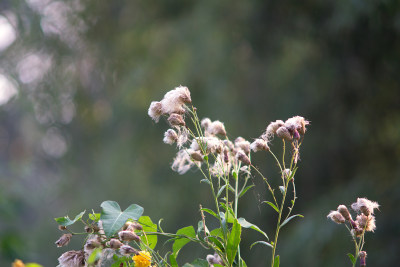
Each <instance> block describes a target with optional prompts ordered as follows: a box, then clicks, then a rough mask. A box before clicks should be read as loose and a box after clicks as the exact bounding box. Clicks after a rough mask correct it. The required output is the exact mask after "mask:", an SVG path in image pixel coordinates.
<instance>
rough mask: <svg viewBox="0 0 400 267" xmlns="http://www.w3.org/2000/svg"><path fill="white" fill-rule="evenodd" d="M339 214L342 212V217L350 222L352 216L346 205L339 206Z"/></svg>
mask: <svg viewBox="0 0 400 267" xmlns="http://www.w3.org/2000/svg"><path fill="white" fill-rule="evenodd" d="M337 210H338V212H340V214H342V216H343V217H344V218H345V219H346V220H347V221H350V220H351V219H352V218H351V215H350V212H349V210H348V209H347V207H346V206H345V205H339V207H338V208H337Z"/></svg>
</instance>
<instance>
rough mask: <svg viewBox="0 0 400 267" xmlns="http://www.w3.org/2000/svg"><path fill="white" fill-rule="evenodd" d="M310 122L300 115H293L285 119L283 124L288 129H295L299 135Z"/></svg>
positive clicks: (303, 132)
mask: <svg viewBox="0 0 400 267" xmlns="http://www.w3.org/2000/svg"><path fill="white" fill-rule="evenodd" d="M308 124H310V122H309V121H307V120H305V119H304V118H303V117H301V116H294V117H292V118H290V119H288V120H286V121H285V126H286V128H288V129H292V130H296V131H298V132H299V133H300V134H301V135H304V134H305V132H306V126H307V125H308Z"/></svg>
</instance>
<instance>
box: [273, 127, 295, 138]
mask: <svg viewBox="0 0 400 267" xmlns="http://www.w3.org/2000/svg"><path fill="white" fill-rule="evenodd" d="M276 135H277V136H278V137H279V138H282V139H284V140H286V141H292V140H293V137H292V136H291V135H290V132H289V130H288V129H287V128H286V127H285V126H282V127H279V128H278V130H276Z"/></svg>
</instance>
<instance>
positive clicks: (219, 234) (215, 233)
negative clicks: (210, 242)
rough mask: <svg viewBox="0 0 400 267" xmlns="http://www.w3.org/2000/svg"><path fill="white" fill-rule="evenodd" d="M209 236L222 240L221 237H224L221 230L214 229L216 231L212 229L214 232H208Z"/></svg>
mask: <svg viewBox="0 0 400 267" xmlns="http://www.w3.org/2000/svg"><path fill="white" fill-rule="evenodd" d="M210 235H213V236H218V237H220V238H223V237H224V232H222V229H221V228H216V229H214V230H212V231H211V232H210Z"/></svg>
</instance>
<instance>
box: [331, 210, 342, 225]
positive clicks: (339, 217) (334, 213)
mask: <svg viewBox="0 0 400 267" xmlns="http://www.w3.org/2000/svg"><path fill="white" fill-rule="evenodd" d="M327 217H328V218H329V219H331V220H332V221H334V222H335V223H338V224H341V223H344V222H345V221H346V220H345V218H344V217H343V216H342V214H340V212H338V211H336V210H335V211H333V210H332V211H331V212H329V214H328V216H327Z"/></svg>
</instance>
